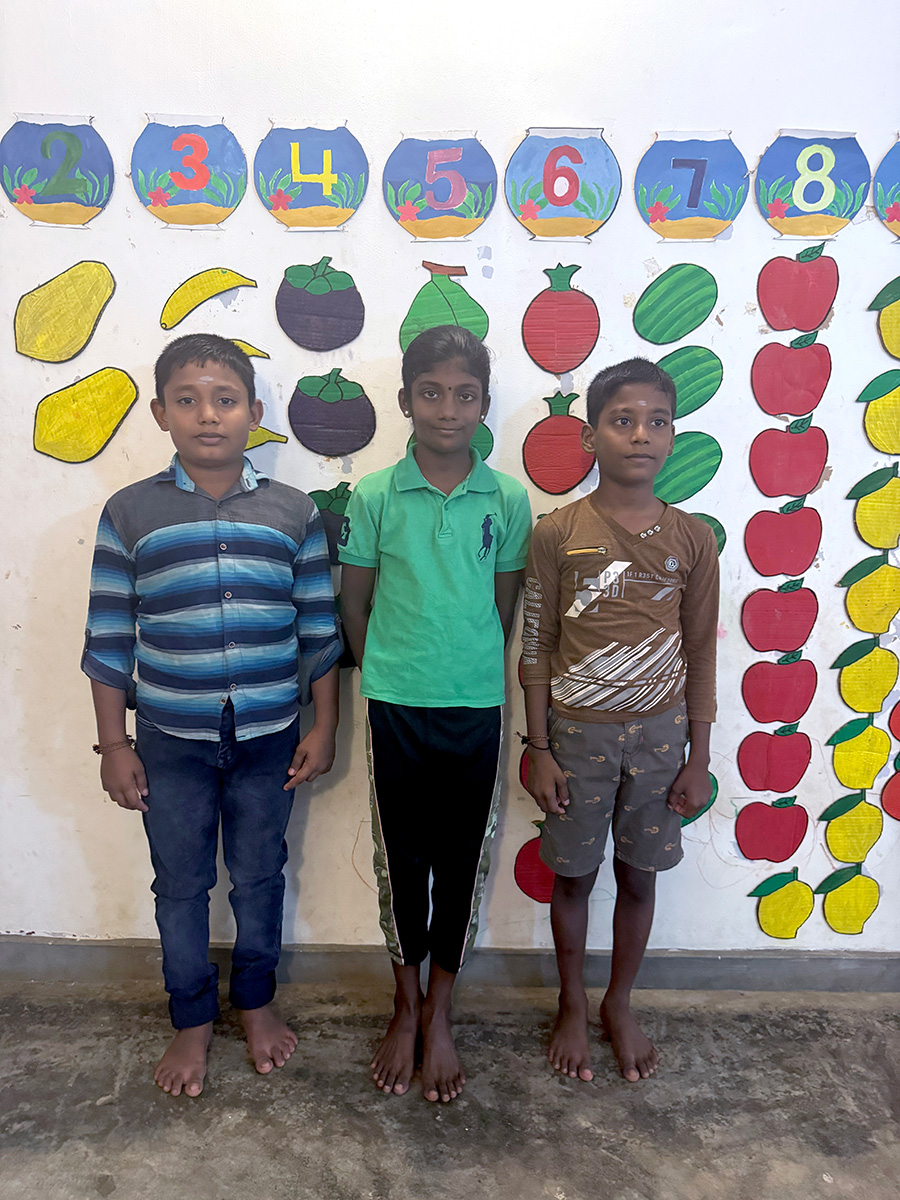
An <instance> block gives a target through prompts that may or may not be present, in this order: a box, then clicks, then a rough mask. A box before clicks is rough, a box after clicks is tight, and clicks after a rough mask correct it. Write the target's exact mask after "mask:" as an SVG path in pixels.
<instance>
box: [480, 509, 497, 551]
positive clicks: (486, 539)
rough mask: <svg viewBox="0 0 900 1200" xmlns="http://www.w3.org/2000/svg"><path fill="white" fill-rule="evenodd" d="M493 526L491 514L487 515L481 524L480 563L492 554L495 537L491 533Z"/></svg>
mask: <svg viewBox="0 0 900 1200" xmlns="http://www.w3.org/2000/svg"><path fill="white" fill-rule="evenodd" d="M493 524H494V518H493V517H492V516H491V514H490V513H485V516H484V520H483V521H482V522H481V549H480V550H479V551H478V561H479V562H484V560H485V559H486V558H487V556H488V555H489V554H490V552H491V546H493V544H494V535H493V534H492V533H491V528H492V526H493Z"/></svg>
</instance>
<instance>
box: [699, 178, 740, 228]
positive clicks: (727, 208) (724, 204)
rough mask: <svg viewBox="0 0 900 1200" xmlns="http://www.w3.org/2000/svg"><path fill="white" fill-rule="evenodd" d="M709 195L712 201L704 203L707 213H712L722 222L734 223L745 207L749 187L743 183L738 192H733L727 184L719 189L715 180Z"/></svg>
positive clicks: (710, 186)
mask: <svg viewBox="0 0 900 1200" xmlns="http://www.w3.org/2000/svg"><path fill="white" fill-rule="evenodd" d="M709 193H710V195H711V196H712V200H704V201H703V206H704V208H705V209H706V211H707V212H710V213H712V215H713V216H714V217H718V219H719V220H720V221H733V220H734V218H735V217H736V216H737V215H738V213H739V212H740V211H741V208H742V207H743V204H744V196H745V195H746V193H747V185H746V184H744V183H742V184H741V186H740V187H739V188H738V189H737V191H736V192H732V190H731V188H730V187H729V186H728V184H727V183H723V184H722V187H721V188H718V187H716V181H715V180H713V181H712V182H711V183H710V185H709ZM723 193H725V194H723ZM726 197H727V198H726Z"/></svg>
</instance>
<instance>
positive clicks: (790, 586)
mask: <svg viewBox="0 0 900 1200" xmlns="http://www.w3.org/2000/svg"><path fill="white" fill-rule="evenodd" d="M802 587H803V580H802V579H788V580H786V581H785V582H784V583H783V584H781V586H780V587H779V589H778V590H779V592H797V591H799V590H800V588H802Z"/></svg>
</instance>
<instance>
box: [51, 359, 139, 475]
mask: <svg viewBox="0 0 900 1200" xmlns="http://www.w3.org/2000/svg"><path fill="white" fill-rule="evenodd" d="M136 399H137V387H136V386H135V383H134V380H133V379H132V378H131V377H130V376H129V375H126V374H125V372H124V371H120V370H118V368H116V367H104V368H103V370H102V371H95V372H94V374H93V375H88V376H87V378H86V379H80V380H79V381H78V383H73V384H72V385H71V387H67V388H63V389H62V391H59V392H53V393H52V394H51V395H49V396H45V397H44V398H43V400H41V402H40V403H39V404H38V406H37V411H36V412H35V414H34V448H35V450H37V451H38V452H39V453H41V454H47V455H49V456H50V457H51V458H57V459H59V460H60V461H61V462H70V463H79V462H87V460H88V459H89V458H94V457H95V456H96V455H97V454H99V453H100V451H101V450H102V449H103V447H104V446H105V445H106V444H107V442H108V441H109V440H110V438H111V437H112V436H113V434H114V433H115V432H116V430H117V429H118V428H119V426H120V425H121V424H122V421H123V420H124V419H125V416H126V414H127V413H128V410H129V409H130V408H131V406H132V405H133V404H134V402H135V400H136Z"/></svg>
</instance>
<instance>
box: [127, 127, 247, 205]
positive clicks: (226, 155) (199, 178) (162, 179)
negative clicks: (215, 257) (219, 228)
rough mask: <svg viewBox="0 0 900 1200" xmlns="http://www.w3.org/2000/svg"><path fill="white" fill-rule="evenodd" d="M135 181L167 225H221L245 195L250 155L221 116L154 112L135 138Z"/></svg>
mask: <svg viewBox="0 0 900 1200" xmlns="http://www.w3.org/2000/svg"><path fill="white" fill-rule="evenodd" d="M131 185H132V187H133V188H134V190H135V192H136V194H137V197H138V199H139V200H140V202H141V204H142V205H143V206H144V208H145V209H146V210H147V211H148V212H149V213H150V214H151V215H152V216H154V217H156V218H157V220H159V221H162V222H164V223H165V224H166V225H188V226H191V225H193V226H203V225H218V224H220V223H221V222H222V221H224V220H225V219H226V217H229V216H230V215H231V214H232V213H233V212H234V210H235V209H236V208H237V206H238V205H239V204H240V202H241V200H243V198H244V193H245V191H246V190H247V160H246V158H245V157H244V152H243V150H242V149H241V147H240V145H239V144H238V141H237V138H236V137H235V136H234V134H233V133H232V132H231V130H230V129H228V128H227V127H226V126H225V124H224V123H223V122H222V121H221V120H220V121H219V122H217V123H216V122H210V121H204V122H203V123H202V124H201V123H196V124H195V123H193V122H185V123H179V122H178V120H177V118H166V117H154V118H153V119H152V120H151V121H150V122H149V124H148V125H147V126H146V128H145V129H144V131H143V133H142V134H141V135H140V137H139V138H138V139H137V141H136V142H135V143H134V149H133V150H132V152H131Z"/></svg>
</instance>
